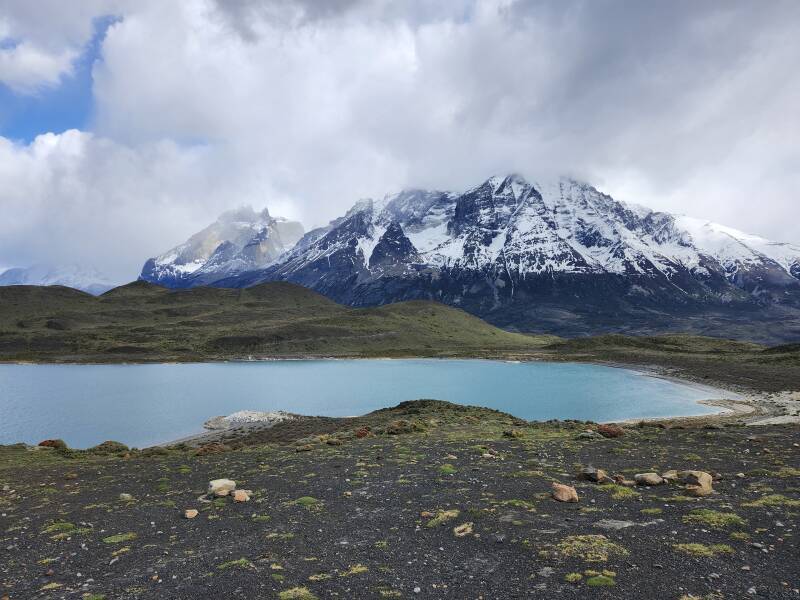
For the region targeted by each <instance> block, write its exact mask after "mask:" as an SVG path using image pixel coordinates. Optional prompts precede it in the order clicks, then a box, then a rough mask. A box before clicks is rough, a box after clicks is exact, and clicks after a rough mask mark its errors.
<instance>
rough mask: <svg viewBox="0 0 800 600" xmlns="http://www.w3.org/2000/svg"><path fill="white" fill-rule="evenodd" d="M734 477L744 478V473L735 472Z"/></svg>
mask: <svg viewBox="0 0 800 600" xmlns="http://www.w3.org/2000/svg"><path fill="white" fill-rule="evenodd" d="M736 477H738V478H739V479H744V477H745V475H744V473H737V474H736Z"/></svg>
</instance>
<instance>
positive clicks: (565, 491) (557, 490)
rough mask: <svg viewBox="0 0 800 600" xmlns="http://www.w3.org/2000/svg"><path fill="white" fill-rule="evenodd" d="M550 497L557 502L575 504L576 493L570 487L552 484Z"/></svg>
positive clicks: (576, 499)
mask: <svg viewBox="0 0 800 600" xmlns="http://www.w3.org/2000/svg"><path fill="white" fill-rule="evenodd" d="M552 496H553V499H554V500H557V501H558V502H577V501H578V492H577V491H576V490H575V488H574V487H572V486H571V485H564V484H563V483H556V482H555V481H554V482H553V491H552Z"/></svg>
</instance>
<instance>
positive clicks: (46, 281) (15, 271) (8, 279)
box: [0, 265, 116, 296]
mask: <svg viewBox="0 0 800 600" xmlns="http://www.w3.org/2000/svg"><path fill="white" fill-rule="evenodd" d="M0 285H63V286H66V287H71V288H75V289H76V290H81V291H83V292H87V293H89V294H93V295H95V296H98V295H100V294H102V293H104V292H106V291H108V290H110V289H111V288H113V287H114V286H115V285H116V284H115V283H112V282H111V281H110V280H108V279H107V278H106V277H105V276H104V275H102V274H101V273H100V272H98V271H96V270H94V269H90V268H88V267H79V266H77V265H66V266H59V267H54V266H47V265H35V266H33V267H26V268H22V267H15V268H12V269H7V270H6V271H3V272H2V273H0Z"/></svg>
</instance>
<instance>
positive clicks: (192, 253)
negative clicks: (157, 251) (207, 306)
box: [140, 206, 304, 287]
mask: <svg viewBox="0 0 800 600" xmlns="http://www.w3.org/2000/svg"><path fill="white" fill-rule="evenodd" d="M303 233H304V231H303V226H302V225H301V224H300V223H298V222H296V221H289V220H287V219H284V218H281V217H277V218H273V217H272V216H270V214H269V210H268V209H267V208H266V207H265V208H263V209H262V210H261V211H259V212H256V211H255V210H254V209H253V207H252V206H240V207H238V208H234V209H232V210H228V211H226V212H224V213H222V214H221V215H220V216H219V217H218V218H217V220H216V221H215V222H214V223H212V224H211V225H209V226H208V227H206V228H205V229H203V230H202V231H200V232H198V233H196V234H194V235H193V236H191V237H190V238H189V239H188V240H187V241H186V242H184V243H183V244H180V245H178V246H176V247H174V248H172V249H171V250H168V251H167V252H165V253H163V254H161V255H160V256H157V257H155V258H151V259H149V260H148V261H147V262H146V263H145V265H144V267H143V269H142V273H141V275H140V278H142V279H144V280H146V281H150V282H152V283H157V284H160V285H167V286H170V287H184V286H186V285H198V284H201V283H206V282H208V281H209V280H213V279H214V278H216V277H217V276H219V275H220V274H223V273H224V274H227V275H233V274H236V273H240V272H244V271H248V270H253V269H259V268H263V267H265V266H267V265H268V264H270V263H271V262H272V261H274V260H275V259H277V258H278V257H279V256H280V255H281V254H283V253H284V252H286V251H287V250H290V249H291V248H292V247H293V246H294V245H295V244H296V243H297V241H298V240H299V239H300V238H301V237H302V236H303Z"/></svg>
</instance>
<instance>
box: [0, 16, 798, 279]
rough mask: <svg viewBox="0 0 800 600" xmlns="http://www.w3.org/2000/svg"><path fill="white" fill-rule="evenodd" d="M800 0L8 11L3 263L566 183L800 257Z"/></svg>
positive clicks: (118, 264)
mask: <svg viewBox="0 0 800 600" xmlns="http://www.w3.org/2000/svg"><path fill="white" fill-rule="evenodd" d="M798 22H800V2H796V1H795V0H785V1H783V0H771V1H770V2H761V1H760V0H737V1H727V0H726V1H721V0H720V1H714V0H708V1H705V2H695V1H683V0H675V1H673V2H669V3H666V2H663V3H655V2H639V1H638V0H585V1H584V0H552V1H539V2H534V1H529V0H448V2H439V1H438V0H405V1H403V0H400V1H397V0H392V1H390V0H328V1H326V2H318V1H315V0H294V1H293V0H258V1H256V0H183V1H181V2H163V1H162V0H75V1H74V2H63V0H37V1H36V2H31V1H30V0H0V268H2V267H9V266H28V265H32V264H39V263H49V264H59V263H67V262H68V263H78V264H86V265H90V266H91V267H92V268H96V269H99V270H100V271H101V272H103V273H106V274H107V275H108V277H110V278H111V279H113V280H115V281H117V282H122V281H127V280H131V279H134V278H135V277H136V276H137V275H138V272H139V270H140V268H141V265H142V263H143V262H144V260H145V259H146V258H148V257H150V256H154V255H157V254H160V253H161V252H163V251H164V250H166V249H168V248H170V247H172V246H174V245H176V244H177V243H179V242H181V241H183V240H184V239H186V238H187V237H188V236H189V235H191V234H192V233H194V232H196V231H198V230H199V229H201V228H202V227H204V226H205V225H207V224H208V223H209V222H211V221H213V220H214V219H215V218H216V217H217V215H218V214H219V213H221V212H222V211H224V210H226V209H230V208H234V207H237V206H241V205H247V204H250V205H253V206H254V207H256V208H259V209H260V208H261V207H263V206H267V207H269V209H270V212H271V213H272V214H273V215H283V216H286V217H289V218H295V219H299V220H301V221H302V222H303V223H304V225H305V226H306V227H307V228H310V227H312V226H318V225H322V224H324V223H326V222H327V221H328V220H330V219H332V218H335V217H337V216H339V215H340V214H341V213H343V212H344V211H345V210H346V209H347V208H349V207H350V206H351V205H352V204H353V203H354V202H355V201H357V200H358V199H361V198H367V197H382V196H383V195H385V194H386V193H389V192H395V191H398V190H400V189H402V188H404V187H424V188H432V189H448V190H465V189H467V188H469V187H471V186H473V185H476V184H478V183H480V182H481V181H483V180H485V179H486V178H488V177H489V176H491V175H494V174H506V173H511V172H516V173H520V174H522V175H524V176H526V177H528V178H529V179H532V180H535V179H537V178H542V177H550V176H553V175H557V174H564V175H569V176H573V177H576V178H579V179H582V180H585V181H587V182H588V183H591V184H592V185H594V186H595V187H597V188H598V189H600V190H602V191H605V192H607V193H610V194H611V195H612V196H614V197H615V198H617V199H620V200H625V201H628V202H635V203H637V204H641V205H645V206H649V207H651V208H654V209H657V210H666V211H671V212H675V213H682V214H689V215H692V216H696V217H700V218H705V219H709V220H713V221H717V222H720V223H723V224H726V225H729V226H732V227H735V228H738V229H741V230H744V231H747V232H750V233H755V234H760V235H763V236H765V237H768V238H770V239H775V240H779V241H789V242H795V243H797V242H800V219H798V218H797V217H798V204H799V202H798V191H800V144H798V140H800V108H799V107H800V70H798V68H797V65H798V64H800V36H798V35H796V24H797V23H798Z"/></svg>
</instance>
